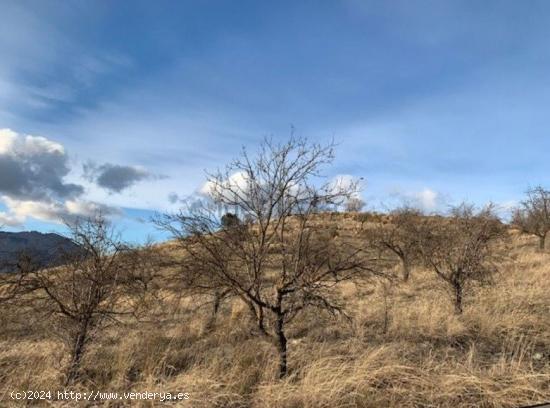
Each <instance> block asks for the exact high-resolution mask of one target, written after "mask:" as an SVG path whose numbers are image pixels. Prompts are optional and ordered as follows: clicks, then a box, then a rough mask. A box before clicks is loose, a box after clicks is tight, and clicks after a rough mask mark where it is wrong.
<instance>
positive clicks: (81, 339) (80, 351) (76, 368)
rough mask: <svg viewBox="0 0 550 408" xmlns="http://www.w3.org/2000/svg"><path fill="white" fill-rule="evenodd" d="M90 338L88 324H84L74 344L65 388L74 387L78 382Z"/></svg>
mask: <svg viewBox="0 0 550 408" xmlns="http://www.w3.org/2000/svg"><path fill="white" fill-rule="evenodd" d="M87 337H88V323H87V322H86V323H84V324H83V325H82V328H81V329H80V331H79V333H78V334H77V336H76V338H75V339H74V342H73V349H72V351H71V362H70V365H69V368H68V370H67V378H66V380H65V386H69V385H72V384H74V383H75V382H76V380H77V379H78V377H79V374H80V363H81V361H82V356H83V355H84V348H85V346H86V342H87V340H88V339H87Z"/></svg>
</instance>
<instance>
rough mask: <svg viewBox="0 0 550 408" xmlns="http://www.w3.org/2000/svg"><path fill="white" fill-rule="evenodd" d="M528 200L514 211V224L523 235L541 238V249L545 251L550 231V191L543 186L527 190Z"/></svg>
mask: <svg viewBox="0 0 550 408" xmlns="http://www.w3.org/2000/svg"><path fill="white" fill-rule="evenodd" d="M526 194H527V198H526V199H525V200H524V201H522V202H521V204H520V206H519V207H518V208H516V209H515V210H514V213H513V217H512V224H513V225H514V226H516V227H517V228H519V229H520V230H521V231H522V232H523V233H526V234H531V235H536V236H537V237H538V238H539V249H541V250H544V247H545V242H546V235H547V234H548V231H550V191H548V190H545V189H544V188H543V187H541V186H537V187H534V188H530V189H529V190H527V193H526Z"/></svg>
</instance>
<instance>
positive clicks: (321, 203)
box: [156, 139, 367, 378]
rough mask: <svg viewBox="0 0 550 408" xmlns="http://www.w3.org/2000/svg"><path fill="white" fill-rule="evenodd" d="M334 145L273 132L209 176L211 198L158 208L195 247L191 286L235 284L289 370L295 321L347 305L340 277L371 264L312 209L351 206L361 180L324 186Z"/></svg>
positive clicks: (188, 261) (233, 292)
mask: <svg viewBox="0 0 550 408" xmlns="http://www.w3.org/2000/svg"><path fill="white" fill-rule="evenodd" d="M332 159H333V146H332V145H329V146H321V145H317V144H309V143H307V142H306V141H305V140H300V139H291V140H290V141H289V142H287V143H285V144H275V143H273V142H271V141H265V142H264V143H263V144H262V146H261V150H260V152H259V154H258V155H257V156H256V157H250V156H249V155H248V153H247V152H246V151H245V150H243V153H242V155H241V157H240V158H238V159H237V160H235V161H234V162H233V163H231V164H230V165H229V166H228V167H227V168H226V169H225V171H218V172H217V173H215V174H213V175H209V177H208V185H209V186H210V187H211V196H212V205H203V206H202V207H201V208H197V206H194V209H191V210H182V211H181V212H180V213H178V214H173V215H170V214H167V215H164V216H162V217H159V218H158V219H157V220H156V221H157V224H158V225H159V226H161V227H163V228H165V229H167V230H168V231H170V232H171V233H172V234H173V235H174V236H175V237H176V238H177V239H178V242H179V244H180V246H181V248H182V249H183V250H184V252H185V254H186V256H185V259H184V261H183V262H182V266H183V268H184V271H185V275H186V276H185V278H184V279H185V280H186V282H187V286H188V287H190V288H193V289H195V290H199V291H210V292H211V293H212V292H217V293H229V294H230V296H236V297H238V298H240V299H241V300H242V301H243V302H244V303H245V304H246V305H247V306H248V309H249V310H250V314H251V316H252V318H253V321H254V322H255V327H256V330H255V333H257V334H258V335H260V336H261V337H263V338H266V339H269V340H270V341H272V342H273V343H274V345H275V346H276V347H277V350H278V354H279V376H280V377H281V378H282V377H284V376H286V374H287V334H286V328H287V325H288V323H289V322H291V321H292V320H293V319H294V318H296V316H298V315H299V314H300V312H302V311H303V310H304V309H307V308H319V309H323V310H327V311H329V312H331V313H343V309H342V305H341V304H340V303H339V302H338V299H339V297H338V294H337V292H336V291H335V288H336V286H337V285H338V284H339V283H341V282H343V281H347V280H349V279H352V278H354V277H356V276H358V275H360V274H363V273H365V271H366V270H367V269H366V267H365V259H364V257H363V256H362V251H361V250H360V249H357V248H354V247H353V246H352V245H351V244H350V243H349V242H342V241H341V239H340V238H338V237H334V236H332V235H331V234H330V232H329V231H327V229H326V228H325V227H324V226H323V225H322V223H319V222H318V220H319V218H317V221H316V222H313V221H312V220H313V218H315V217H313V215H314V214H316V213H318V212H319V211H320V210H321V209H324V208H327V207H329V206H330V205H342V203H343V202H344V201H345V200H346V199H348V198H349V197H350V196H351V195H352V194H353V193H354V190H355V189H354V186H350V185H347V186H346V187H345V188H343V187H342V186H338V187H335V186H334V184H331V183H326V184H323V185H315V184H314V183H313V181H316V177H317V176H319V171H320V169H321V166H322V165H324V164H327V163H330V162H331V161H332ZM222 207H223V208H232V209H233V213H234V214H239V215H240V219H241V221H240V222H238V223H237V222H235V223H233V222H232V223H225V222H224V225H222V223H221V222H220V216H219V215H220V214H217V211H216V208H222Z"/></svg>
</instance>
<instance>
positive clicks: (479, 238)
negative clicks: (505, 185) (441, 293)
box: [418, 203, 506, 314]
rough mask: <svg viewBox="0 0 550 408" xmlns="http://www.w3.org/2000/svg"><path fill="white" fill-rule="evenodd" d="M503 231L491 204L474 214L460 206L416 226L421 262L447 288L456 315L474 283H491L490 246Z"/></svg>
mask: <svg viewBox="0 0 550 408" xmlns="http://www.w3.org/2000/svg"><path fill="white" fill-rule="evenodd" d="M505 231H506V230H505V226H504V225H503V224H502V223H501V222H500V220H499V219H498V217H497V216H496V215H495V213H494V210H493V206H491V205H490V206H487V207H485V208H484V209H482V210H480V211H476V210H475V208H474V207H473V206H471V205H468V204H465V203H463V204H461V205H459V206H456V207H454V208H452V210H451V215H450V216H449V217H436V218H429V219H428V218H425V219H424V220H423V222H422V223H419V225H418V236H419V238H420V251H421V254H422V257H423V260H424V262H425V263H426V265H427V266H428V267H430V268H431V269H433V271H434V272H435V273H436V274H437V276H438V277H439V278H441V279H442V280H443V282H445V284H446V285H447V287H448V289H449V291H450V293H451V295H452V299H453V304H454V308H455V313H456V314H461V313H462V311H463V300H464V296H465V294H466V292H467V291H468V290H469V289H470V288H471V287H472V285H473V284H474V283H479V284H482V283H490V282H492V277H493V275H494V273H495V272H497V270H498V268H497V262H496V261H497V260H498V257H497V255H496V251H495V248H494V244H495V243H497V242H498V241H500V240H501V239H502V238H503V237H504V234H505Z"/></svg>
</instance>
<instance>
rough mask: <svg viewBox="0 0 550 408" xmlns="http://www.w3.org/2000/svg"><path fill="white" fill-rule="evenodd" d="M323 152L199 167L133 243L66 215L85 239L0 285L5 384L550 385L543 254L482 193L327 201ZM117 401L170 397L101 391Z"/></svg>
mask: <svg viewBox="0 0 550 408" xmlns="http://www.w3.org/2000/svg"><path fill="white" fill-rule="evenodd" d="M331 159H332V146H319V145H310V144H308V143H307V142H305V141H303V140H296V139H294V140H291V141H290V142H289V143H287V144H283V145H277V144H271V143H270V142H266V144H265V145H264V147H263V149H262V150H261V152H260V154H259V155H258V156H255V157H250V156H249V155H248V154H247V153H246V152H245V153H243V156H242V157H241V158H240V159H238V160H236V161H235V162H233V163H232V165H230V166H229V167H228V168H227V169H226V170H225V171H220V172H218V173H215V174H213V175H212V176H211V177H210V179H209V185H210V186H211V190H210V191H211V200H208V201H204V202H202V203H201V204H200V205H198V204H197V203H194V204H193V205H192V206H191V208H188V209H182V210H181V211H180V212H178V213H176V214H164V215H161V216H158V217H157V218H156V220H155V221H156V224H157V226H159V227H161V228H163V229H165V230H168V231H169V232H171V233H172V235H173V237H174V240H173V241H171V242H167V243H165V244H162V245H157V246H151V245H147V246H145V247H142V248H139V249H137V248H129V247H128V246H126V245H124V244H123V243H122V242H121V241H120V240H119V239H118V237H117V235H116V234H114V231H113V229H112V228H111V227H110V226H109V225H108V224H107V222H106V220H105V219H104V218H101V217H99V218H92V219H90V220H86V221H81V222H79V223H77V224H74V225H72V227H71V232H72V235H73V241H74V242H75V243H77V244H78V247H79V248H80V249H81V250H80V251H76V252H73V253H70V254H66V256H65V262H64V263H63V265H61V266H59V267H55V268H49V269H40V268H37V267H36V265H35V264H33V263H32V259H29V258H21V260H20V262H19V263H18V264H17V265H16V266H17V269H18V270H17V273H13V274H10V275H3V281H2V283H3V289H2V292H0V300H3V302H2V308H3V313H2V314H0V325H1V326H2V327H3V328H4V330H3V331H2V332H0V384H1V385H0V400H7V395H8V394H9V392H10V391H11V390H14V389H27V388H31V389H44V390H47V389H50V390H57V389H63V388H64V387H69V389H74V390H81V391H89V390H90V389H98V390H110V391H118V392H123V391H129V390H132V391H136V392H140V391H143V390H148V391H163V392H167V391H168V392H174V393H177V392H186V393H188V394H189V396H190V401H186V402H185V404H189V405H190V406H193V407H258V408H259V407H261V408H264V407H265V408H275V407H304V408H317V407H363V408H367V407H381V406H387V407H398V406H399V407H400V406H421V407H433V406H437V407H473V406H482V407H495V408H496V407H515V406H519V405H522V404H529V403H537V402H543V401H545V400H548V399H550V354H549V352H548V350H549V349H550V319H548V315H549V312H550V301H549V297H548V293H550V269H549V268H548V266H547V265H548V262H549V261H550V258H549V256H550V255H548V254H546V253H543V252H540V251H537V250H536V248H535V247H536V245H535V243H533V242H532V240H531V237H529V236H527V235H522V234H520V233H518V231H517V230H515V229H512V228H509V226H507V225H505V224H503V223H502V222H501V221H500V220H499V219H498V217H496V215H495V213H494V210H493V208H492V207H491V206H488V207H486V208H483V209H481V210H476V209H475V208H474V207H472V206H469V205H466V204H462V205H460V206H457V207H454V208H453V209H452V211H451V212H450V213H449V214H448V215H446V216H443V215H438V216H426V215H423V214H422V213H421V212H419V211H417V210H414V209H411V208H399V209H396V210H395V211H393V212H390V213H388V214H358V213H355V214H348V213H338V212H334V211H332V212H331V211H330V210H332V205H335V206H336V207H340V208H341V206H342V204H343V203H345V202H346V200H347V199H349V197H353V193H354V186H353V185H351V186H350V185H348V186H347V187H346V188H337V189H335V188H334V185H331V184H321V183H318V182H317V181H316V180H315V177H316V176H318V175H319V170H320V169H321V167H322V166H323V165H325V164H327V163H330V161H331ZM236 173H238V174H240V175H241V176H242V177H241V176H239V177H238V178H237V177H234V175H235V174H236ZM219 208H224V209H228V208H229V209H231V212H227V211H226V212H225V213H224V215H220V214H218V212H217V211H218V209H219ZM388 254H391V255H392V256H391V257H388ZM388 260H389V261H388ZM397 264H399V265H400V267H401V268H402V272H403V279H400V280H397V279H391V278H392V276H393V275H392V273H391V270H393V268H394V267H395V266H396V265H397ZM411 270H412V271H413V273H411ZM495 277H498V279H495ZM442 283H443V285H444V287H445V288H446V289H447V291H442V290H441V284H442ZM448 293H450V294H451V295H452V296H451V299H452V302H449V298H448ZM465 306H467V307H465ZM453 312H454V313H453ZM111 323H116V324H111ZM99 334H101V335H99ZM55 404H58V405H59V406H64V405H63V402H56V403H55ZM70 404H71V403H70V402H69V403H68V404H66V406H71V405H70ZM124 404H126V406H143V407H145V406H155V405H158V406H160V405H161V403H160V402H158V401H157V402H156V403H155V402H151V401H135V400H134V401H120V400H117V401H107V400H105V401H102V402H101V405H100V406H111V407H115V406H116V407H118V406H125V405H124ZM140 404H141V405H140ZM90 406H93V405H90Z"/></svg>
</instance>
